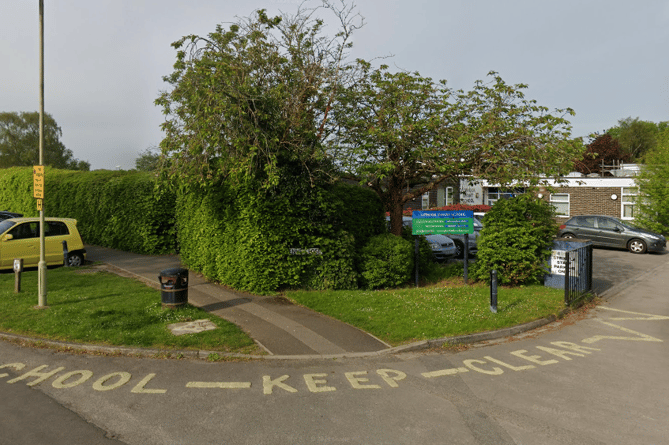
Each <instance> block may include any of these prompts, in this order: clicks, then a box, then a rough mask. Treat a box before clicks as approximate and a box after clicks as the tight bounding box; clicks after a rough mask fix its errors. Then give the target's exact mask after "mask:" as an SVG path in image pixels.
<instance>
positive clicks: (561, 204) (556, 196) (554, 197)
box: [550, 193, 569, 216]
mask: <svg viewBox="0 0 669 445" xmlns="http://www.w3.org/2000/svg"><path fill="white" fill-rule="evenodd" d="M550 203H551V205H552V206H553V207H554V208H555V214H556V215H557V216H569V193H551V200H550Z"/></svg>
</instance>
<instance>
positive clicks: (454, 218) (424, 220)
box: [411, 210, 474, 284]
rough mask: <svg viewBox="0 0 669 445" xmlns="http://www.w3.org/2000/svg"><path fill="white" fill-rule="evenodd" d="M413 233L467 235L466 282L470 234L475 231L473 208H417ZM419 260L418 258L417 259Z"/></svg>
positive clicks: (414, 215)
mask: <svg viewBox="0 0 669 445" xmlns="http://www.w3.org/2000/svg"><path fill="white" fill-rule="evenodd" d="M411 228H412V230H411V233H412V234H413V235H465V245H464V247H463V249H464V252H463V253H464V255H465V263H464V266H465V271H464V272H465V276H464V279H465V284H467V278H468V277H467V266H468V263H469V255H468V254H469V235H471V234H473V233H474V211H473V210H415V211H414V212H413V213H412V223H411ZM416 261H417V259H416Z"/></svg>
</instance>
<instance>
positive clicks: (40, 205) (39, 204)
mask: <svg viewBox="0 0 669 445" xmlns="http://www.w3.org/2000/svg"><path fill="white" fill-rule="evenodd" d="M37 210H38V211H40V212H41V211H42V210H44V205H43V204H42V200H41V199H38V200H37Z"/></svg>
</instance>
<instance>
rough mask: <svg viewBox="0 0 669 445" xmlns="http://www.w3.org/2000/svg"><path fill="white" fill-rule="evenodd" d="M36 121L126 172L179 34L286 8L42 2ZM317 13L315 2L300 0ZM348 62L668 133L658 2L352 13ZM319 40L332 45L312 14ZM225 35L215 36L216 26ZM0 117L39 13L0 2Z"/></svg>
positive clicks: (31, 105)
mask: <svg viewBox="0 0 669 445" xmlns="http://www.w3.org/2000/svg"><path fill="white" fill-rule="evenodd" d="M44 3H45V6H44V10H45V11H44V23H45V24H44V41H45V43H44V71H45V74H44V76H45V87H44V88H45V93H44V97H45V99H44V102H45V111H46V112H47V113H50V114H51V115H52V116H53V117H54V119H55V120H56V122H57V123H58V124H59V126H60V127H61V129H62V132H63V133H62V138H61V141H62V142H63V144H64V145H65V146H66V147H67V148H68V149H70V150H72V152H73V154H74V157H75V158H77V159H79V160H83V161H87V162H89V163H90V164H91V170H95V169H109V170H114V169H122V170H127V169H132V168H134V166H135V159H136V158H137V157H138V156H139V155H140V153H141V152H143V151H144V150H146V149H147V148H149V147H155V146H158V144H159V143H160V141H161V140H162V138H163V134H162V131H161V130H160V124H161V123H162V122H163V121H164V116H163V114H162V111H161V109H160V108H159V107H157V106H155V105H154V100H155V99H156V98H157V97H158V95H159V94H160V92H161V91H163V90H166V89H167V88H168V85H167V84H166V83H164V82H163V80H162V77H163V76H165V75H168V74H170V73H171V72H172V65H173V64H174V62H175V60H176V52H175V50H174V49H173V48H172V47H171V46H170V44H171V43H172V42H174V41H176V40H178V39H179V38H181V37H182V36H184V35H188V34H197V35H201V36H206V35H207V34H208V33H210V32H213V31H214V30H215V27H216V25H217V24H226V23H227V24H229V23H230V22H233V21H235V20H236V19H235V17H248V16H249V15H251V14H252V13H253V11H254V10H256V9H266V10H267V11H268V13H270V14H277V13H279V12H280V11H283V12H286V13H292V12H295V11H296V10H297V7H298V5H299V2H298V1H297V0H245V1H239V0H235V1H233V0H44ZM305 4H306V5H307V6H317V5H319V4H320V1H319V0H309V1H307V2H306V3H305ZM356 5H357V9H358V11H359V13H360V14H361V15H362V16H363V17H364V21H365V26H364V27H363V28H361V29H360V30H358V31H357V32H356V33H355V34H354V36H353V41H354V48H353V50H352V53H351V56H352V57H354V58H358V57H359V58H363V59H367V60H369V59H372V58H375V57H381V56H392V57H389V58H386V59H383V63H386V64H389V65H391V66H393V67H396V68H397V69H403V70H408V71H418V72H420V74H421V75H423V76H428V77H432V78H433V79H435V80H440V79H446V80H447V81H448V85H449V86H450V87H452V88H455V89H463V90H471V89H472V88H473V86H474V83H475V81H476V80H485V79H486V77H487V74H488V72H489V71H496V72H498V73H499V75H500V76H501V77H502V78H503V79H504V80H505V81H506V82H507V83H509V84H518V83H523V84H527V85H528V88H527V89H526V90H525V94H526V97H527V98H528V99H534V100H536V101H537V103H538V104H539V105H543V106H546V107H548V108H549V109H551V110H553V109H556V108H566V107H570V108H572V109H574V111H575V112H576V116H574V117H570V121H571V123H572V126H573V131H572V134H573V136H584V137H585V136H587V135H589V134H591V133H594V132H602V131H604V130H606V129H608V128H611V127H613V126H615V125H617V123H618V121H619V120H620V119H623V118H627V117H632V118H637V117H638V118H639V119H641V120H647V121H652V122H661V121H669V57H668V56H667V55H668V54H669V49H668V48H669V0H640V1H637V2H632V1H629V0H601V1H600V0H577V1H573V0H561V1H559V2H557V1H544V0H411V1H409V0H358V1H357V2H356ZM323 18H324V19H326V23H328V24H329V26H328V27H326V31H325V32H326V33H327V34H329V35H334V34H335V33H336V32H337V27H336V26H335V24H334V23H333V22H332V21H330V20H329V19H328V16H327V15H323ZM224 26H225V27H227V26H228V25H224ZM0 60H1V65H0V66H1V68H0V112H3V111H6V112H14V111H17V112H18V111H38V110H39V1H38V0H0Z"/></svg>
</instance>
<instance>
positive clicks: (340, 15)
mask: <svg viewBox="0 0 669 445" xmlns="http://www.w3.org/2000/svg"><path fill="white" fill-rule="evenodd" d="M323 6H324V8H325V9H326V10H330V11H333V12H334V14H335V16H336V17H337V19H338V20H339V24H340V29H339V32H337V34H336V35H335V36H333V37H328V36H326V35H324V34H323V26H324V23H323V21H322V20H321V19H317V18H315V14H316V11H318V9H320V8H317V9H303V8H302V7H300V8H299V10H298V12H297V13H296V14H295V15H286V14H284V15H282V16H280V17H268V16H267V14H266V13H265V11H264V10H259V11H256V13H255V15H253V16H252V17H249V18H242V19H239V20H238V21H237V22H236V23H234V24H232V25H230V27H229V28H228V29H227V30H225V29H223V27H221V26H220V25H219V26H217V27H216V31H215V32H213V33H211V34H209V35H208V36H207V37H201V36H197V35H189V36H186V37H183V38H182V39H180V40H179V41H177V42H175V43H174V44H173V47H174V48H175V49H177V51H178V52H177V61H176V63H175V64H174V72H173V73H172V74H171V75H169V76H165V77H164V80H165V81H166V82H167V83H169V84H170V86H171V89H170V90H169V91H165V92H163V93H162V94H161V95H160V97H159V98H158V99H157V100H156V104H157V105H160V106H161V107H163V112H164V114H165V115H166V116H167V118H166V121H165V122H164V123H163V125H162V128H163V130H164V131H165V134H166V135H165V138H164V139H163V141H162V143H161V148H162V151H163V154H165V155H166V159H167V160H168V161H169V162H168V163H166V164H165V165H166V166H167V167H169V170H168V172H169V173H170V174H171V175H173V176H175V177H179V178H186V179H191V180H196V181H200V182H204V183H208V182H212V181H216V180H220V179H226V178H227V179H232V180H235V179H240V178H244V177H249V176H250V177H253V178H255V179H260V182H261V184H262V186H263V187H266V188H269V187H273V186H275V185H276V184H277V183H278V181H279V179H280V176H281V175H282V173H281V171H282V166H283V165H287V164H297V165H301V166H302V168H303V171H304V172H305V173H304V174H305V175H306V176H307V178H306V179H311V180H313V179H314V178H316V177H318V176H319V175H321V176H322V173H323V171H324V170H327V169H326V168H325V166H326V165H327V164H328V163H327V162H324V160H325V157H326V156H325V152H324V150H323V148H322V142H323V140H324V139H325V138H327V136H328V134H329V130H328V129H329V122H328V113H329V110H330V108H331V106H332V102H333V100H334V95H335V93H336V91H337V89H338V88H342V85H344V84H346V83H347V79H348V76H350V75H351V67H352V66H351V65H349V64H347V62H346V57H347V51H348V49H349V48H350V47H351V33H352V32H353V31H354V30H355V29H357V28H358V27H359V26H361V25H362V22H361V20H362V18H361V17H360V16H359V15H357V14H356V13H355V12H354V10H353V8H352V7H350V6H347V5H346V4H344V3H342V4H341V6H338V7H336V6H335V5H333V4H331V3H329V2H327V1H324V2H323Z"/></svg>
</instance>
